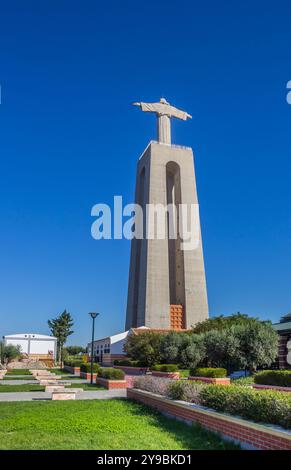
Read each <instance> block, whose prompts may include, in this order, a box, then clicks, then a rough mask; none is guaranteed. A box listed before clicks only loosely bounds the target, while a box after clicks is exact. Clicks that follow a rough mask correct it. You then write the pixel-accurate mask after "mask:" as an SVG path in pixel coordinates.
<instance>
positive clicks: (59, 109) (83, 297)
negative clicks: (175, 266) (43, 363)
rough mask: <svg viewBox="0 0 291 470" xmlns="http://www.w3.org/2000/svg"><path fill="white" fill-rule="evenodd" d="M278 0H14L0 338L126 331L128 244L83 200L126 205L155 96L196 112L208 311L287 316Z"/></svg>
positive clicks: (284, 48) (193, 124)
mask: <svg viewBox="0 0 291 470" xmlns="http://www.w3.org/2000/svg"><path fill="white" fill-rule="evenodd" d="M290 18H291V5H290V1H288V0H286V1H284V0H283V1H282V0H279V1H277V2H273V1H267V0H264V1H255V2H254V1H253V0H252V1H251V0H246V1H244V2H233V1H230V0H229V1H221V2H217V1H215V0H212V1H207V0H206V1H205V0H203V1H193V0H192V1H191V0H188V1H185V0H179V1H169V0H168V1H161V0H159V1H158V2H157V1H153V0H148V1H147V2H140V1H137V0H135V1H126V0H123V1H122V2H121V1H110V0H109V1H107V2H99V1H93V0H92V1H89V0H84V1H82V2H81V1H72V0H70V1H69V0H61V1H60V0H58V1H56V0H53V1H52V0H50V1H48V0H46V1H42V2H39V1H36V0H35V1H31V0H28V1H26V2H23V1H20V0H19V1H14V0H11V1H10V2H4V3H3V2H2V5H1V17H0V36H1V38H0V48H1V67H0V82H1V87H2V104H1V105H0V135H1V139H0V158H1V172H0V210H1V230H0V334H1V335H3V334H9V333H14V332H28V331H33V332H39V333H44V334H45V333H47V332H48V328H47V319H48V318H51V317H55V316H56V315H57V314H59V313H61V312H62V310H63V309H64V308H67V309H68V310H69V311H70V312H71V313H72V315H73V317H74V320H75V334H74V335H73V336H72V337H71V339H70V341H69V343H70V344H82V343H83V344H85V343H86V342H87V341H88V340H89V337H90V328H91V324H90V320H89V317H88V315H87V312H88V311H90V310H97V311H100V312H101V313H102V316H100V317H99V318H98V320H97V325H96V326H97V335H98V336H100V335H102V336H103V335H107V334H111V333H115V332H119V331H122V330H123V327H124V320H125V308H126V296H127V278H128V267H129V250H130V242H128V241H126V240H122V241H107V240H104V241H96V240H93V238H91V235H90V227H91V223H92V221H93V219H92V217H91V215H90V211H91V207H92V206H93V204H95V203H97V202H105V203H109V204H112V200H113V196H114V195H122V196H123V198H124V201H125V202H126V203H127V202H132V199H133V194H134V184H135V168H136V162H137V158H138V156H139V155H140V153H141V152H142V151H143V149H144V148H145V146H146V145H147V143H148V141H149V140H150V139H151V138H155V119H154V117H153V116H150V115H144V114H143V113H141V112H140V110H138V109H137V108H134V107H132V106H131V103H132V102H133V101H138V100H144V101H145V100H147V101H154V100H157V99H159V98H160V96H165V97H166V98H167V99H168V100H169V101H170V102H172V103H173V104H175V105H177V106H179V107H181V108H182V109H185V110H186V111H188V112H189V113H190V114H192V115H193V119H192V121H188V122H187V123H182V122H181V123H180V122H176V123H175V124H174V128H173V135H174V142H175V143H177V144H182V145H188V146H191V147H193V149H194V152H195V159H196V173H197V183H198V190H199V198H200V210H201V219H202V224H203V226H202V229H203V239H204V240H203V241H204V254H205V263H206V274H207V284H208V294H209V305H210V312H211V315H217V314H227V315H228V314H231V313H232V312H235V311H238V310H239V311H241V312H245V313H248V314H250V315H257V316H259V317H261V318H269V319H272V320H273V321H277V320H278V319H279V317H280V315H281V314H284V313H286V312H288V311H290V310H291V295H290V277H291V262H290V261H291V236H290V234H291V185H290V173H291V106H290V105H288V104H287V102H286V83H287V81H288V80H291V49H290V44H291V28H290Z"/></svg>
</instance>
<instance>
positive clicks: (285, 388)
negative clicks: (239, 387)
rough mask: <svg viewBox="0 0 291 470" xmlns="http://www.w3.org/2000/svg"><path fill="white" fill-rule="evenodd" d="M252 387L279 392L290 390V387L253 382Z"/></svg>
mask: <svg viewBox="0 0 291 470" xmlns="http://www.w3.org/2000/svg"><path fill="white" fill-rule="evenodd" d="M253 388H256V389H258V390H278V391H279V392H291V387H279V385H261V384H254V385H253Z"/></svg>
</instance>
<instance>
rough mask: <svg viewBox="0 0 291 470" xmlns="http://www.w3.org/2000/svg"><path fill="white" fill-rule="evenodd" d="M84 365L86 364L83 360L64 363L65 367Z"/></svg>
mask: <svg viewBox="0 0 291 470" xmlns="http://www.w3.org/2000/svg"><path fill="white" fill-rule="evenodd" d="M82 364H84V362H83V361H82V360H81V359H75V360H68V361H64V365H65V366H69V367H80V366H81V365H82Z"/></svg>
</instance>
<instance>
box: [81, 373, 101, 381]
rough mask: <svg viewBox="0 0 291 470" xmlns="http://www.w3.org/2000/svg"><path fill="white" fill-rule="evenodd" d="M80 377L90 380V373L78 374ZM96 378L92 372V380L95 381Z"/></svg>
mask: <svg viewBox="0 0 291 470" xmlns="http://www.w3.org/2000/svg"><path fill="white" fill-rule="evenodd" d="M80 377H81V379H87V380H89V379H91V372H80ZM96 377H97V373H96V372H94V373H93V380H96Z"/></svg>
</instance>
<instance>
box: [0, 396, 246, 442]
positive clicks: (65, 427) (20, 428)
mask: <svg viewBox="0 0 291 470" xmlns="http://www.w3.org/2000/svg"><path fill="white" fill-rule="evenodd" d="M234 448H237V446H235V445H233V444H231V443H229V442H224V441H222V440H221V439H220V438H219V437H218V436H216V435H214V434H212V433H209V432H207V431H204V430H202V429H200V428H199V427H194V426H193V427H190V426H187V425H186V424H184V423H181V422H177V421H175V420H171V419H168V418H166V417H164V416H162V415H161V414H159V413H157V412H155V411H153V410H151V409H150V408H148V407H145V406H144V405H141V404H138V403H135V402H132V401H130V400H122V399H119V400H118V399H114V400H94V401H90V402H88V401H67V402H35V403H32V402H22V403H20V402H19V403H0V449H105V450H111V449H117V450H118V449H142V450H149V449H153V450H155V449H158V450H162V449H166V450H169V449H173V450H176V449H178V450H182V449H185V450H187V449H205V450H210V449H234Z"/></svg>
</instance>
